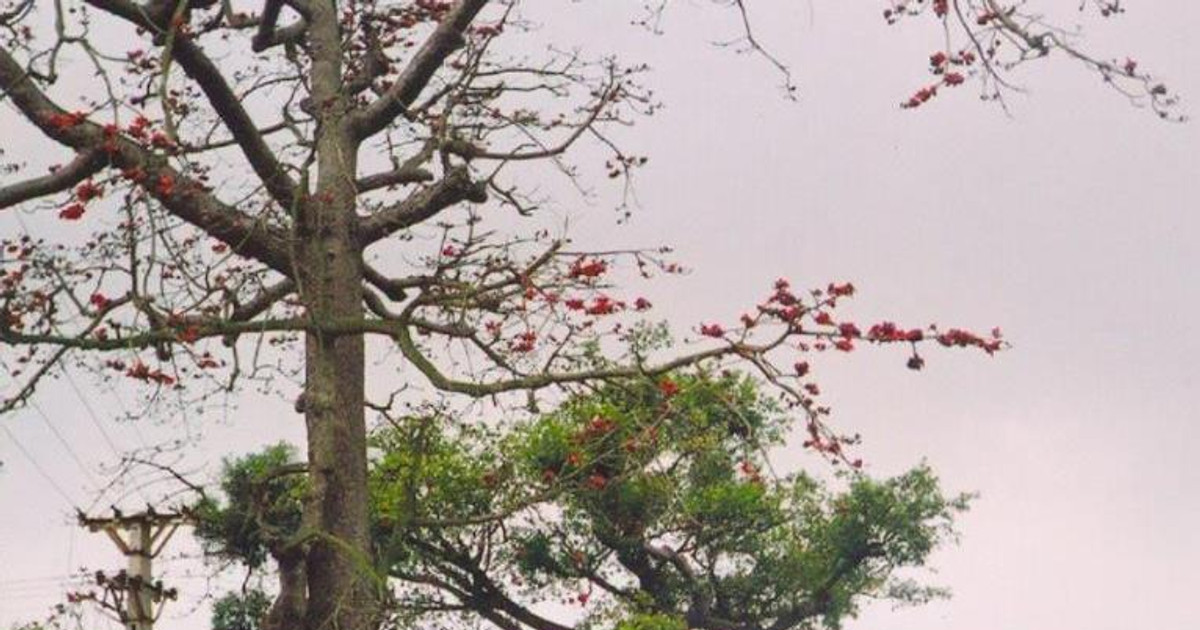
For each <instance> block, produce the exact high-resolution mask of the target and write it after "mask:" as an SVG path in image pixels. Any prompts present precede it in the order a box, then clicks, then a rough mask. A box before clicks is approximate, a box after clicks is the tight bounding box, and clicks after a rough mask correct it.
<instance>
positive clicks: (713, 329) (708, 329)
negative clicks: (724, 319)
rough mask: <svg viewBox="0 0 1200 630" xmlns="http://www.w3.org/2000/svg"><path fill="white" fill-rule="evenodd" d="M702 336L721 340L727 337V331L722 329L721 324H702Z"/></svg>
mask: <svg viewBox="0 0 1200 630" xmlns="http://www.w3.org/2000/svg"><path fill="white" fill-rule="evenodd" d="M700 334H701V335H704V336H705V337H712V338H714V339H720V338H721V337H724V336H725V329H724V328H721V325H720V324H702V325H701V326H700Z"/></svg>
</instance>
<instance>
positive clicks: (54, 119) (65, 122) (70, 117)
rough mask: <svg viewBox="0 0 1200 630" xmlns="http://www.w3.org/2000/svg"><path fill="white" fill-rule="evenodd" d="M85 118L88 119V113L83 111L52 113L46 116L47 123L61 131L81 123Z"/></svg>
mask: <svg viewBox="0 0 1200 630" xmlns="http://www.w3.org/2000/svg"><path fill="white" fill-rule="evenodd" d="M84 120H87V115H86V114H84V113H83V112H67V113H59V114H50V115H49V116H47V117H46V124H48V125H50V126H51V127H54V128H55V129H57V130H59V131H65V130H67V129H71V128H72V127H75V126H77V125H79V124H80V123H82V122H83V121H84Z"/></svg>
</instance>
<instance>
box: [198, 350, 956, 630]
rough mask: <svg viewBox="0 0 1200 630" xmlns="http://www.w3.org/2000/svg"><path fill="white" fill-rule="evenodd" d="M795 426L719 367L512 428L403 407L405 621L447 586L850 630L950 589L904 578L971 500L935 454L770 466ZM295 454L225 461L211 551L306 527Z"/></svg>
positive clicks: (709, 618) (389, 524)
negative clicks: (884, 608) (861, 610)
mask: <svg viewBox="0 0 1200 630" xmlns="http://www.w3.org/2000/svg"><path fill="white" fill-rule="evenodd" d="M792 423H793V419H792V418H791V416H789V415H788V414H787V413H786V412H785V410H783V409H781V408H780V407H779V406H778V405H777V404H775V403H774V402H773V401H772V400H770V399H768V398H766V397H764V396H763V395H761V393H760V392H759V389H758V387H757V386H756V384H755V382H754V381H753V380H751V379H749V378H747V377H745V376H742V375H738V374H732V373H720V374H709V373H705V372H694V373H690V374H674V375H671V376H670V377H669V378H661V379H656V380H650V379H628V380H621V381H613V382H610V383H609V384H607V385H606V386H604V387H602V388H599V389H598V390H594V391H592V392H590V393H587V394H586V395H578V396H574V397H571V398H569V399H567V400H565V401H563V403H562V404H561V405H560V406H559V407H558V408H557V409H555V410H554V411H552V412H550V413H546V414H543V415H540V416H537V417H533V418H531V419H528V420H526V421H524V422H518V423H515V424H510V425H508V426H507V428H506V429H505V430H503V431H501V430H500V429H497V428H494V427H493V428H484V427H482V426H471V425H466V424H464V423H458V422H455V421H453V420H452V419H450V418H446V417H443V416H441V415H436V414H431V415H429V416H424V417H421V416H415V417H409V418H402V419H399V420H393V421H392V422H391V423H390V424H389V425H388V426H387V427H386V428H383V429H381V430H379V431H377V432H376V433H375V434H374V435H373V437H372V443H371V445H372V452H373V453H374V457H373V460H372V467H371V470H370V489H371V507H372V519H373V523H372V527H373V536H374V539H375V545H376V549H377V552H378V556H379V567H380V570H381V571H383V572H384V573H385V574H387V575H389V576H390V577H392V578H393V585H394V586H395V590H396V593H395V600H394V602H393V604H394V606H395V607H396V609H397V615H398V618H399V617H403V618H404V619H408V620H410V621H411V622H412V623H421V622H422V618H423V615H425V616H427V615H429V614H432V613H430V612H429V611H430V610H436V609H437V608H438V606H440V605H441V604H440V602H442V601H443V599H442V598H444V597H445V596H446V593H445V592H443V593H441V594H440V595H438V594H437V592H438V591H439V589H446V588H449V589H450V591H448V592H452V593H454V594H453V596H452V597H453V598H454V599H455V600H459V601H461V600H462V598H463V597H468V599H469V601H470V602H471V603H470V604H469V608H473V609H474V610H475V611H476V612H478V613H483V612H485V611H487V610H492V607H500V606H505V605H516V604H515V602H516V601H518V600H520V601H523V602H525V603H532V602H536V601H541V600H546V599H549V598H554V597H559V598H561V599H560V600H559V601H564V599H565V600H577V603H581V605H584V606H586V607H588V609H589V615H588V616H587V617H585V619H583V620H582V621H581V624H582V625H581V626H580V627H587V628H598V629H601V628H610V629H614V630H683V629H684V628H688V627H699V626H701V625H707V627H726V626H728V627H734V626H737V627H760V628H777V629H779V630H783V629H788V628H797V627H811V626H812V625H814V624H816V623H820V624H822V625H824V626H826V627H828V628H837V627H839V626H840V624H841V623H842V621H843V620H844V619H846V618H847V617H851V616H853V615H854V614H855V613H856V612H857V607H858V603H859V601H860V600H861V599H862V598H863V597H866V596H871V597H875V598H884V599H891V600H893V601H894V602H897V603H914V604H915V603H921V602H924V601H927V600H928V599H930V598H931V597H934V596H937V595H939V594H941V591H939V590H938V589H935V588H931V587H928V586H924V585H921V584H920V583H918V582H915V581H912V580H911V579H909V580H901V579H897V578H896V577H895V576H896V574H897V572H898V570H900V569H904V568H906V567H909V568H912V567H920V566H922V565H923V564H924V563H925V561H926V559H927V558H928V557H929V554H930V553H931V552H932V551H933V550H934V549H936V548H937V547H938V545H939V544H941V543H943V542H945V541H946V540H950V539H952V538H953V535H954V533H953V529H952V525H953V519H954V516H955V515H956V514H957V513H959V512H961V511H963V510H965V509H966V508H967V502H968V498H967V497H965V496H946V495H944V494H943V493H942V491H941V490H940V488H939V485H938V482H937V478H936V477H935V475H934V474H933V472H932V471H931V470H930V469H929V468H928V467H926V466H919V467H917V468H914V469H913V470H911V471H909V472H907V473H905V474H902V475H900V476H897V477H894V478H890V479H872V478H870V477H868V476H866V475H864V474H861V473H857V472H843V473H841V474H839V475H835V476H834V477H833V479H831V482H830V483H822V482H820V481H818V480H817V479H816V478H815V477H813V476H810V475H807V474H803V473H800V474H793V475H788V476H782V477H779V476H776V475H775V474H774V473H769V472H768V471H769V470H770V466H769V465H768V453H769V452H770V451H771V449H777V448H779V447H781V446H782V444H783V441H782V438H783V436H785V435H786V434H787V432H788V431H789V430H790V429H791V426H792ZM293 459H294V457H293V454H292V452H291V450H290V449H288V448H287V447H285V446H282V445H280V446H275V447H272V448H270V449H267V450H266V451H264V452H262V453H259V454H257V455H251V456H247V457H244V458H241V459H238V460H234V461H231V462H227V463H226V467H225V479H224V482H223V483H222V490H223V493H224V495H225V496H226V498H227V504H226V505H224V506H220V505H218V504H216V503H215V502H208V503H207V504H205V506H204V511H203V513H204V514H205V518H204V519H203V520H202V526H201V527H200V528H199V531H200V533H201V537H202V539H204V540H205V541H206V547H207V548H208V549H209V550H210V551H214V552H217V553H221V554H224V555H226V556H227V557H233V558H237V559H240V560H242V561H243V562H245V563H246V564H248V565H250V566H258V565H261V564H262V562H263V561H264V560H265V559H266V557H267V556H268V552H269V550H270V545H269V544H268V542H269V540H270V539H271V538H272V536H274V535H276V534H277V533H279V532H283V533H291V532H294V531H295V530H296V528H297V527H298V522H299V498H300V496H301V494H302V493H303V489H304V488H303V484H302V483H301V482H300V480H299V478H297V477H294V476H287V475H280V474H278V473H279V471H281V470H286V469H287V468H288V465H289V464H290V463H291V462H292V461H293ZM581 585H582V586H581ZM581 588H582V589H583V590H582V591H581V590H580V589H581ZM593 591H595V592H596V595H595V596H593V595H592V593H593ZM464 594H465V595H464ZM505 602H508V604H505ZM229 606H231V608H229V610H230V611H231V612H230V613H229V615H230V616H231V618H234V617H236V615H235V614H234V613H235V612H236V610H237V609H235V608H232V606H233V604H229ZM508 610H509V612H511V610H512V609H511V608H509V609H508ZM467 618H469V616H468V617H467ZM460 619H461V618H460Z"/></svg>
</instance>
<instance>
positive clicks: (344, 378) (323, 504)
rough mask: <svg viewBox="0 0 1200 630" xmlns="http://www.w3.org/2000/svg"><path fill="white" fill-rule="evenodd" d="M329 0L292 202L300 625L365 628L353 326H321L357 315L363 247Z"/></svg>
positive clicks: (366, 555)
mask: <svg viewBox="0 0 1200 630" xmlns="http://www.w3.org/2000/svg"><path fill="white" fill-rule="evenodd" d="M335 4H336V3H334V2H331V1H329V0H323V1H320V2H314V3H313V12H312V23H311V26H310V29H311V30H310V36H311V46H312V54H313V66H312V70H311V78H312V83H311V85H312V102H313V107H314V108H316V113H317V119H318V121H319V123H318V131H317V139H316V140H317V181H316V188H315V190H314V191H313V194H312V196H310V197H306V198H305V199H303V200H302V201H301V202H300V203H299V204H298V207H297V209H296V210H297V211H296V217H295V225H296V234H295V247H296V252H295V253H296V257H295V260H296V264H297V267H298V268H297V269H296V277H297V279H298V280H299V287H300V295H301V296H302V300H303V301H304V305H305V308H306V309H307V314H308V317H309V318H310V319H311V320H312V322H313V323H314V324H316V328H317V329H316V330H314V331H311V332H309V333H308V334H307V336H306V340H305V345H306V348H305V350H306V352H305V360H306V371H305V422H306V424H307V429H308V461H309V467H310V481H311V488H312V489H311V494H310V496H309V497H308V503H307V505H306V513H305V525H306V530H307V531H308V532H309V533H311V534H313V535H314V538H313V539H312V542H311V546H310V549H309V553H308V558H307V562H306V565H307V577H308V606H307V609H306V619H305V628H306V629H307V630H370V629H371V628H373V627H374V626H375V622H376V611H377V606H376V602H377V601H378V597H377V593H378V588H377V587H376V580H375V576H374V571H373V567H374V563H373V560H372V553H371V544H370V533H369V531H368V496H367V444H366V419H365V415H364V407H363V400H364V394H363V388H364V370H365V367H364V348H363V345H364V341H363V336H362V335H361V334H349V335H337V334H333V333H330V332H325V331H322V330H320V324H321V323H322V322H331V321H343V322H344V321H347V320H355V319H361V318H362V317H363V310H362V294H361V291H362V288H361V287H362V274H363V270H362V251H361V247H360V246H359V244H358V239H357V236H356V234H355V222H356V218H355V205H354V204H355V190H354V184H353V182H354V178H355V175H356V171H357V168H356V160H355V151H356V148H357V147H356V142H355V141H354V139H353V137H352V136H351V134H350V133H349V130H348V126H347V125H346V124H345V113H346V111H347V107H348V103H347V102H346V99H345V97H344V94H343V90H342V60H341V56H342V50H341V45H340V34H339V32H338V24H337V21H338V16H337V9H336V6H335Z"/></svg>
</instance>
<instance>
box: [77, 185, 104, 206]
mask: <svg viewBox="0 0 1200 630" xmlns="http://www.w3.org/2000/svg"><path fill="white" fill-rule="evenodd" d="M102 195H104V187H103V186H99V185H97V184H95V183H93V182H92V181H91V180H88V181H86V182H83V183H82V184H80V185H78V186H76V187H75V198H76V199H78V200H79V201H80V202H81V203H87V202H89V201H91V200H93V199H99V198H100V197H101V196H102Z"/></svg>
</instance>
